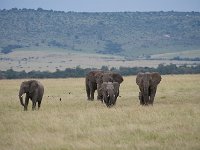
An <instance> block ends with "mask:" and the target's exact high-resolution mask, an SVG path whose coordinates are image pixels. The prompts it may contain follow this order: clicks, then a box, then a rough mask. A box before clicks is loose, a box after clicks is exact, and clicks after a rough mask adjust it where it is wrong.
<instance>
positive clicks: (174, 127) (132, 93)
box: [0, 75, 200, 150]
mask: <svg viewBox="0 0 200 150" xmlns="http://www.w3.org/2000/svg"><path fill="white" fill-rule="evenodd" d="M135 78H136V76H129V77H124V82H123V83H122V84H121V86H120V97H119V98H118V100H117V104H116V105H115V106H114V107H112V108H107V107H106V106H105V104H102V103H101V102H100V101H97V100H96V99H95V100H94V101H88V100H87V98H86V92H85V80H84V78H67V79H39V81H41V82H42V83H43V85H44V87H45V94H44V97H43V101H42V105H41V109H40V110H37V111H32V110H31V105H32V102H31V101H30V102H29V107H28V111H26V112H25V111H23V108H22V106H21V105H20V102H19V99H18V91H19V86H20V84H21V82H22V81H24V80H0V85H1V86H0V149H1V150H19V149H20V150H27V149H28V150H45V149H48V150H65V149H66V150H67V149H70V150H72V149H74V150H77V149H96V150H101V149H103V150H105V149H109V150H116V149H138V150H143V149H148V150H149V149H152V150H156V149H157V150H167V149H181V150H189V149H200V90H199V89H200V75H165V76H162V81H161V83H160V84H159V85H158V90H157V94H156V97H155V102H154V105H153V106H148V107H146V106H140V105H139V100H138V92H139V90H138V87H137V85H136V83H135ZM95 94H96V93H95ZM95 97H96V95H95Z"/></svg>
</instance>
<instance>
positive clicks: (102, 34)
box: [0, 9, 200, 57]
mask: <svg viewBox="0 0 200 150" xmlns="http://www.w3.org/2000/svg"><path fill="white" fill-rule="evenodd" d="M0 47H1V51H2V52H4V53H8V52H10V51H12V50H15V49H20V48H23V49H24V48H25V49H29V48H36V49H38V48H40V49H42V48H44V49H48V48H51V49H52V48H56V49H58V48H61V49H65V50H66V51H67V50H72V51H78V52H79V51H80V52H84V53H85V52H86V53H100V54H114V55H123V56H129V57H137V56H141V55H150V54H159V53H167V52H175V51H176V52H177V51H185V50H194V49H200V13H199V12H173V11H172V12H113V13H111V12H105V13H85V12H82V13H81V12H80V13H77V12H60V11H52V10H43V9H37V10H32V9H20V10H18V9H12V10H1V11H0Z"/></svg>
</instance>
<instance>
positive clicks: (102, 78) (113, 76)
mask: <svg viewBox="0 0 200 150" xmlns="http://www.w3.org/2000/svg"><path fill="white" fill-rule="evenodd" d="M123 81H124V79H123V77H122V76H121V75H120V74H118V73H114V72H105V73H103V74H99V76H98V77H97V92H98V96H97V99H100V100H101V99H102V98H103V95H102V91H101V88H99V87H101V84H102V83H103V82H117V83H119V85H120V84H121V83H122V82H123Z"/></svg>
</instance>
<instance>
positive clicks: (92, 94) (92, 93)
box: [90, 89, 95, 100]
mask: <svg viewBox="0 0 200 150" xmlns="http://www.w3.org/2000/svg"><path fill="white" fill-rule="evenodd" d="M94 92H95V90H94V89H92V90H91V98H90V99H91V100H94Z"/></svg>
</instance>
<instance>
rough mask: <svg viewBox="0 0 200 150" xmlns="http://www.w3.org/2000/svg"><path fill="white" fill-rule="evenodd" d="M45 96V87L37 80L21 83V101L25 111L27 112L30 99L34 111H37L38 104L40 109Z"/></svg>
mask: <svg viewBox="0 0 200 150" xmlns="http://www.w3.org/2000/svg"><path fill="white" fill-rule="evenodd" d="M24 93H26V98H25V104H24V103H23V94H24ZM43 94H44V86H43V85H42V83H40V82H39V81H36V80H29V81H24V82H22V83H21V86H20V90H19V99H20V103H21V105H22V106H23V107H24V111H27V107H28V103H29V99H31V101H32V110H35V108H36V103H37V102H38V109H39V108H40V105H41V101H42V97H43Z"/></svg>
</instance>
